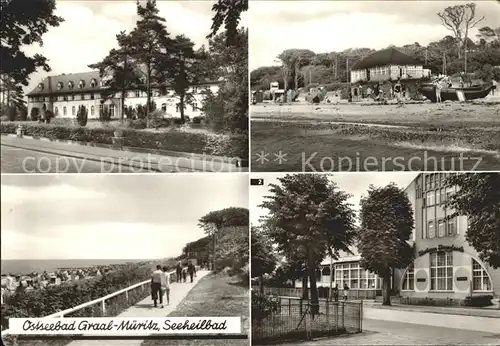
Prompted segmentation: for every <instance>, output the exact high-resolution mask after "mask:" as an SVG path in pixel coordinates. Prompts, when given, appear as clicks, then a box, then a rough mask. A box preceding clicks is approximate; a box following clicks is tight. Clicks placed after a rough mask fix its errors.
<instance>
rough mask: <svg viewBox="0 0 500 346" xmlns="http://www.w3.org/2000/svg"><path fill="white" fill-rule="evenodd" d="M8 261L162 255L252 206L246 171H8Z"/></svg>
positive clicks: (5, 229)
mask: <svg viewBox="0 0 500 346" xmlns="http://www.w3.org/2000/svg"><path fill="white" fill-rule="evenodd" d="M1 188H2V191H1V197H2V198H1V205H2V209H1V214H2V221H1V225H2V228H1V232H2V234H1V236H2V245H1V250H2V259H63V258H66V259H67V258H69V259H156V258H165V257H171V256H178V255H180V254H181V252H182V248H183V246H184V245H185V244H186V243H187V242H190V241H194V240H197V239H199V238H201V237H203V236H204V233H203V231H202V230H201V229H200V228H199V227H198V226H197V224H198V219H199V218H200V217H202V216H204V215H206V214H207V213H208V212H210V211H213V210H219V209H223V208H227V207H243V208H248V175H246V174H220V173H216V174H210V173H205V174H195V175H192V174H163V175H153V176H150V175H90V174H86V175H59V176H56V175H2V185H1Z"/></svg>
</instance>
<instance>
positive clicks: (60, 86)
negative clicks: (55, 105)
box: [57, 82, 63, 90]
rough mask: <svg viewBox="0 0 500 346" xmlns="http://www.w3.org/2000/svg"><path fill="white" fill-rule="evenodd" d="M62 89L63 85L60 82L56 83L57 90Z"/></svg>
mask: <svg viewBox="0 0 500 346" xmlns="http://www.w3.org/2000/svg"><path fill="white" fill-rule="evenodd" d="M62 88H63V83H62V82H58V83H57V90H61V89H62Z"/></svg>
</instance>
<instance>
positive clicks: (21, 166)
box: [1, 145, 150, 173]
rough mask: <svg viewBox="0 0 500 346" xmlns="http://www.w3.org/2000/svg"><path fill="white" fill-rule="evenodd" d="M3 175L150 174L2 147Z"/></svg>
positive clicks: (136, 169) (105, 164)
mask: <svg viewBox="0 0 500 346" xmlns="http://www.w3.org/2000/svg"><path fill="white" fill-rule="evenodd" d="M1 155H2V173H149V172H150V171H147V170H142V171H141V169H140V167H138V168H135V167H128V166H125V165H118V164H109V163H106V162H97V161H90V160H83V159H77V158H74V157H66V156H59V155H53V154H46V153H42V152H37V151H31V150H26V149H20V148H14V147H9V146H5V145H2V146H1Z"/></svg>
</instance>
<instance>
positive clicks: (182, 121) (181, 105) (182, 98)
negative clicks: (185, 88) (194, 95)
mask: <svg viewBox="0 0 500 346" xmlns="http://www.w3.org/2000/svg"><path fill="white" fill-rule="evenodd" d="M179 100H180V111H181V124H184V122H185V120H184V93H181V94H180V95H179Z"/></svg>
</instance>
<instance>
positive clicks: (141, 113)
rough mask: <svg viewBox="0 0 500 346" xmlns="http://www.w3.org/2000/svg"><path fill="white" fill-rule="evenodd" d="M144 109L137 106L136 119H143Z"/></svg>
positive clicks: (144, 115)
mask: <svg viewBox="0 0 500 346" xmlns="http://www.w3.org/2000/svg"><path fill="white" fill-rule="evenodd" d="M146 115H147V114H146V107H144V106H142V105H139V106H137V118H138V119H144V118H145V117H146Z"/></svg>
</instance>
